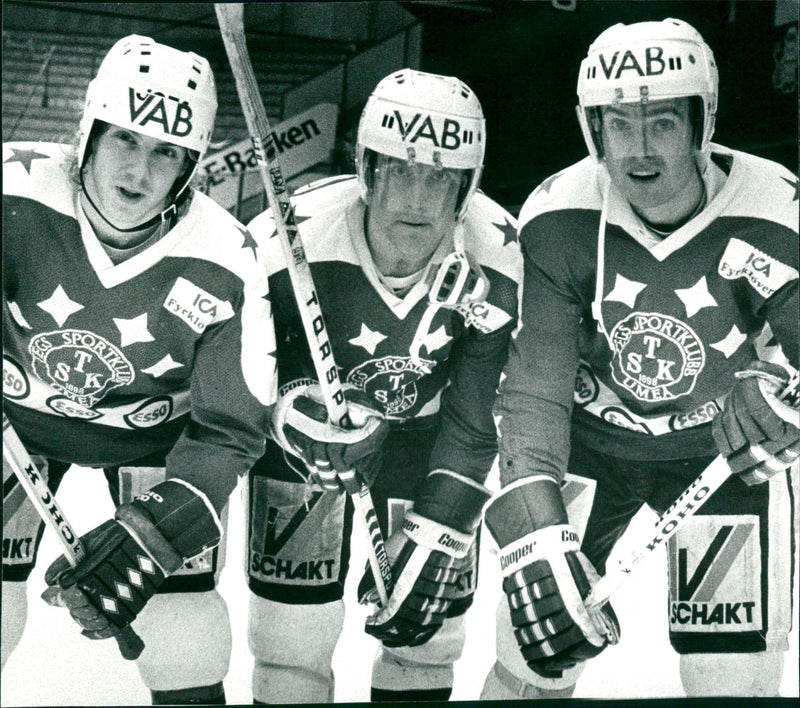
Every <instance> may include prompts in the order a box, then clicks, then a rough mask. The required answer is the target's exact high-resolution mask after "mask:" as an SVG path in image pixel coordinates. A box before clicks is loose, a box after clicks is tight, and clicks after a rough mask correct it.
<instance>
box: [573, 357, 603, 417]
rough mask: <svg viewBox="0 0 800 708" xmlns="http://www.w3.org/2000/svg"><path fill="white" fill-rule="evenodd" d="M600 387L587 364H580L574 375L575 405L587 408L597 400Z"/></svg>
mask: <svg viewBox="0 0 800 708" xmlns="http://www.w3.org/2000/svg"><path fill="white" fill-rule="evenodd" d="M599 392H600V385H599V384H598V383H597V379H596V378H595V375H594V372H593V371H592V370H591V368H589V366H588V365H587V364H584V363H582V362H581V364H580V365H579V366H578V371H577V373H576V374H575V393H574V394H573V395H574V398H575V405H578V406H587V405H589V404H590V403H594V402H595V401H596V400H597V395H598V393H599Z"/></svg>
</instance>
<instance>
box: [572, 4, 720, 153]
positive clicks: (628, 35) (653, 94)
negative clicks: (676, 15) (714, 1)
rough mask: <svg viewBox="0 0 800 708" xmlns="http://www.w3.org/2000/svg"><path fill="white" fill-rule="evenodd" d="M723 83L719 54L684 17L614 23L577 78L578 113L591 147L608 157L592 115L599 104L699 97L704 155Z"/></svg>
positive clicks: (697, 134) (699, 141)
mask: <svg viewBox="0 0 800 708" xmlns="http://www.w3.org/2000/svg"><path fill="white" fill-rule="evenodd" d="M718 87H719V74H718V72H717V64H716V62H715V61H714V54H713V53H712V51H711V49H710V48H709V46H708V45H707V44H706V43H705V41H704V40H703V37H702V36H701V35H700V33H699V32H698V31H697V30H696V29H695V28H694V27H692V26H691V25H690V24H688V23H686V22H684V21H683V20H675V19H672V18H668V19H666V20H662V21H661V22H637V23H635V24H631V25H624V24H622V23H619V24H616V25H614V26H612V27H609V28H608V29H607V30H605V31H604V32H602V33H601V34H600V36H599V37H598V38H597V39H596V40H595V41H594V42H592V44H591V46H590V47H589V53H588V55H587V57H586V58H585V59H584V60H583V61H582V62H581V69H580V74H579V76H578V106H577V112H578V120H579V121H580V124H581V130H582V131H583V137H584V140H585V141H586V147H587V148H588V149H589V153H590V154H591V156H592V157H593V158H594V159H595V160H597V159H599V158H601V157H602V156H603V146H602V142H601V140H600V135H599V124H598V123H597V121H596V120H595V116H594V115H593V114H594V113H596V111H593V109H595V107H597V106H610V105H619V104H621V103H643V104H644V103H647V102H648V101H661V100H665V99H670V98H682V97H698V99H699V100H698V101H697V103H698V110H696V111H695V113H696V116H695V117H696V119H697V123H696V125H695V139H696V141H697V148H698V149H699V150H700V151H702V152H704V153H705V152H706V151H707V150H708V144H709V142H710V140H711V136H712V134H713V133H714V118H715V116H716V112H717V95H718ZM700 104H702V108H699V105H700Z"/></svg>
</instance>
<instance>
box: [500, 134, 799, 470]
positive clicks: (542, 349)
mask: <svg viewBox="0 0 800 708" xmlns="http://www.w3.org/2000/svg"><path fill="white" fill-rule="evenodd" d="M704 181H705V185H706V190H707V194H708V204H707V206H706V207H705V209H704V210H703V211H702V212H701V213H700V214H699V215H697V216H696V217H695V218H693V219H692V220H690V221H689V222H688V223H687V224H685V225H684V226H682V227H681V228H680V229H678V230H677V231H675V232H674V233H672V234H670V235H669V236H668V237H666V238H664V239H663V240H662V239H659V238H657V237H656V236H655V235H654V234H652V233H651V232H650V231H649V230H648V229H647V227H646V226H645V225H644V223H643V222H642V221H641V220H640V219H639V218H638V217H637V216H636V215H635V213H634V212H633V211H632V209H631V208H630V205H629V204H628V202H627V201H626V200H624V199H623V198H622V197H621V196H620V195H619V194H618V193H617V192H616V191H615V190H614V188H613V187H611V186H610V185H609V180H608V177H607V173H606V172H605V170H604V169H603V168H601V167H597V166H596V165H595V164H594V163H593V162H592V161H591V160H590V159H588V158H587V159H585V160H583V161H582V162H580V163H578V164H576V165H573V166H572V167H570V168H567V169H566V170H564V171H562V172H560V173H558V174H556V175H554V176H552V177H550V178H549V179H547V180H546V181H545V182H544V183H543V184H542V185H541V186H540V187H539V188H538V189H537V190H536V191H535V192H534V193H533V194H532V195H531V196H530V197H529V199H528V200H527V202H526V203H525V205H524V206H523V209H522V212H521V214H520V241H521V246H522V250H523V254H524V260H525V276H524V278H525V288H524V295H523V303H522V317H521V323H520V330H519V332H518V333H516V334H515V341H514V345H513V346H512V353H511V355H510V358H509V363H508V367H507V374H508V377H507V378H506V379H505V381H504V384H503V386H502V388H501V396H500V399H499V401H498V408H497V412H498V414H499V415H500V423H499V430H500V434H501V459H503V456H505V455H508V457H509V459H511V460H513V461H514V462H513V464H512V465H511V466H510V467H509V466H507V465H506V467H507V469H508V470H511V469H513V470H514V471H513V472H511V473H510V475H511V478H518V477H521V476H525V475H526V474H530V473H532V472H542V471H544V472H547V473H549V474H553V475H560V474H563V471H564V469H565V466H566V462H567V457H568V452H569V435H570V425H569V421H570V415H571V414H572V422H573V425H572V435H573V436H574V437H576V438H578V439H580V440H582V441H583V442H584V443H585V444H587V445H589V446H590V447H592V448H594V449H598V450H602V451H607V452H609V453H611V454H616V455H620V456H622V457H629V458H634V459H676V458H681V457H688V456H692V455H701V454H713V453H714V452H715V446H714V443H713V439H712V437H711V433H710V427H711V426H710V424H709V423H710V421H711V420H712V418H713V417H714V416H715V415H716V414H717V413H718V411H719V410H720V405H721V403H722V402H723V400H724V397H725V395H726V394H727V393H728V391H729V390H730V388H731V386H732V385H733V382H734V372H736V371H739V370H741V369H743V368H745V367H746V365H747V363H748V362H749V361H751V360H753V359H757V358H761V359H774V360H781V361H783V362H786V358H788V363H790V364H791V365H792V366H797V363H798V180H797V177H796V176H795V175H793V174H792V173H791V172H789V171H788V170H786V169H785V168H783V167H781V166H780V165H778V164H776V163H773V162H770V161H767V160H763V159H760V158H757V157H754V156H752V155H748V154H745V153H741V152H737V151H732V150H728V149H725V148H722V147H720V146H716V145H714V146H713V153H712V157H711V161H710V163H709V168H708V169H707V170H706V174H705V175H704ZM607 188H608V197H607V223H606V224H605V228H602V226H601V223H602V221H603V220H602V219H601V208H602V204H603V193H604V191H605V190H606V189H607ZM598 234H601V236H600V238H598ZM598 263H599V266H598ZM573 397H574V411H573V410H572V406H573ZM504 481H505V482H507V481H510V479H506V480H504Z"/></svg>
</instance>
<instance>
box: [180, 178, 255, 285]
mask: <svg viewBox="0 0 800 708" xmlns="http://www.w3.org/2000/svg"><path fill="white" fill-rule="evenodd" d="M184 222H185V228H186V229H187V230H188V231H189V232H190V233H191V238H189V239H182V240H181V241H180V244H179V246H177V248H176V252H177V253H178V254H179V255H186V256H190V257H192V258H203V259H205V260H208V261H211V262H212V263H216V264H218V265H220V266H222V267H223V268H226V269H227V270H229V271H231V272H232V273H236V274H237V275H240V274H241V273H242V272H243V271H247V270H248V269H249V268H251V267H252V266H253V264H254V263H256V262H257V261H258V260H259V259H260V258H263V255H262V254H261V253H259V251H260V250H262V249H263V244H262V243H261V242H260V241H259V240H258V239H256V238H254V237H253V236H252V234H250V233H249V232H248V230H247V229H246V228H245V226H244V224H242V223H240V222H239V221H237V220H236V219H235V218H234V217H233V216H232V215H231V214H230V213H229V212H228V211H226V210H225V209H224V208H222V207H221V206H220V205H219V204H217V202H215V201H214V200H213V199H211V197H209V196H207V195H205V194H202V193H200V192H195V193H194V196H193V198H192V204H191V206H190V207H189V211H188V212H187V213H186V214H185V215H184V216H183V218H182V219H181V220H180V222H179V223H178V226H177V227H176V229H177V228H180V227H181V226H182V225H183V224H184Z"/></svg>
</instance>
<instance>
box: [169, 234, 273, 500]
mask: <svg viewBox="0 0 800 708" xmlns="http://www.w3.org/2000/svg"><path fill="white" fill-rule="evenodd" d="M258 250H259V252H261V251H263V248H261V247H260V246H259V249H258ZM191 396H192V404H191V420H190V422H189V423H188V425H187V426H186V428H185V429H184V431H183V433H182V435H181V437H180V439H179V440H178V442H177V443H176V445H175V446H174V447H173V449H172V451H171V452H170V454H169V456H168V457H167V474H168V476H170V477H180V478H182V479H185V480H186V481H188V482H190V483H191V484H193V485H195V486H196V487H198V488H199V489H201V490H203V491H204V492H205V493H206V494H207V495H208V497H209V499H210V500H211V502H212V504H214V506H215V508H216V509H217V510H221V509H222V507H223V506H224V505H225V503H226V502H227V499H228V497H229V496H230V494H231V492H232V491H233V489H234V487H235V486H236V483H237V481H238V476H239V475H242V474H245V473H246V472H247V471H248V470H249V469H250V467H252V465H253V464H254V463H255V461H256V460H257V459H258V458H259V457H261V455H263V454H264V449H265V443H266V435H267V429H268V423H269V419H270V415H271V412H272V406H273V404H274V403H275V400H276V398H277V373H276V360H275V334H274V329H273V319H272V311H271V304H270V299H269V289H268V284H267V277H266V268H265V266H264V263H263V260H262V257H261V253H259V257H258V259H257V261H256V264H255V266H254V267H253V269H252V270H251V271H249V272H248V274H247V275H246V276H245V280H244V289H243V293H242V297H241V302H240V306H239V307H238V308H236V312H235V314H234V316H233V317H231V318H229V319H227V320H225V321H224V322H221V323H219V324H217V325H214V326H212V327H209V328H208V330H207V331H206V333H205V334H204V336H203V337H202V338H201V339H200V342H199V344H198V346H197V351H196V358H195V366H194V369H193V372H192V377H191Z"/></svg>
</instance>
